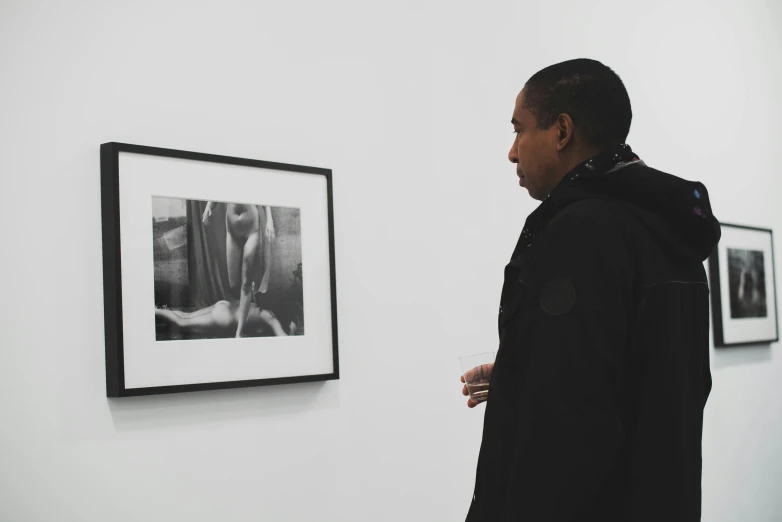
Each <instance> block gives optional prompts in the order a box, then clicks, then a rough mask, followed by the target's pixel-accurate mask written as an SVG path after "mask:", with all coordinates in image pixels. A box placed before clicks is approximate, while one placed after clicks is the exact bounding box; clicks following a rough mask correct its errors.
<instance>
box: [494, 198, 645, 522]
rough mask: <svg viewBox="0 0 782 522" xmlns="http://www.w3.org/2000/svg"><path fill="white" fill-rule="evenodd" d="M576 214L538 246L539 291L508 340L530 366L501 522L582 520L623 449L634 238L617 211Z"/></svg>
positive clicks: (535, 283) (586, 207)
mask: <svg viewBox="0 0 782 522" xmlns="http://www.w3.org/2000/svg"><path fill="white" fill-rule="evenodd" d="M592 201H593V202H594V201H595V200H592ZM571 207H573V208H572V209H571ZM571 207H568V208H567V209H566V210H567V212H563V213H561V214H560V215H558V216H557V217H556V218H555V219H554V220H552V222H551V223H549V225H548V226H547V227H546V229H545V230H544V233H543V234H542V235H541V236H540V238H539V239H538V244H537V245H535V251H536V252H537V254H536V255H535V257H534V260H533V262H532V268H531V272H530V273H529V275H528V277H529V278H530V280H528V281H526V283H527V284H528V285H530V286H531V288H530V291H528V292H525V294H526V297H525V298H524V301H523V303H522V305H521V317H520V318H519V319H518V321H517V325H516V326H515V327H514V330H513V334H512V339H508V340H507V341H508V342H509V343H510V344H511V345H513V344H515V346H510V347H509V348H510V349H513V350H518V351H519V352H518V353H520V354H523V355H522V358H521V360H522V361H523V363H522V364H519V367H518V377H519V378H520V379H521V382H520V383H519V384H520V385H519V387H518V388H517V389H518V390H519V396H518V397H516V404H517V408H518V414H519V415H518V422H519V425H518V428H517V434H518V438H517V439H516V440H515V446H514V449H513V451H512V452H511V458H512V463H511V472H510V483H509V487H510V490H509V492H508V493H509V494H508V496H507V499H508V501H507V502H508V505H507V506H505V509H504V510H503V511H504V513H505V515H506V516H505V517H504V518H503V520H517V521H530V522H532V521H534V522H570V521H573V522H576V521H580V520H584V519H583V518H582V515H583V514H585V513H588V512H590V511H591V510H592V509H593V508H594V507H595V506H594V505H593V504H594V502H595V501H596V494H597V492H598V491H599V489H600V488H601V485H602V484H603V481H604V479H605V477H606V475H607V473H608V471H609V470H610V468H611V467H612V466H613V465H614V464H615V462H616V458H617V455H618V453H619V451H620V449H621V447H622V445H623V442H624V439H625V428H624V426H623V422H622V419H621V415H620V409H621V406H620V404H621V399H622V398H621V397H620V387H621V382H622V378H623V373H624V366H625V358H626V350H627V341H628V335H629V330H630V328H629V327H628V322H629V321H630V318H631V314H632V312H631V309H632V302H633V296H632V288H633V287H632V278H633V274H632V273H631V263H630V257H631V256H630V254H629V249H628V243H627V238H625V237H624V234H623V232H622V229H621V227H620V226H619V222H618V221H617V217H616V216H615V215H612V211H616V210H612V209H611V208H610V207H606V205H604V204H596V203H577V204H573V205H571ZM614 500H615V501H619V499H614Z"/></svg>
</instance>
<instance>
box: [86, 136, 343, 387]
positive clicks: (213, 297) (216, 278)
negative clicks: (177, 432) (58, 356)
mask: <svg viewBox="0 0 782 522" xmlns="http://www.w3.org/2000/svg"><path fill="white" fill-rule="evenodd" d="M101 196H102V202H101V203H102V220H103V282H104V320H105V337H106V391H107V395H108V396H109V397H124V396H132V395H150V394H159V393H172V392H185V391H197V390H213V389H221V388H238V387H247V386H259V385H269V384H283V383H293V382H304V381H319V380H329V379H338V378H339V359H338V350H337V310H336V288H335V286H336V279H335V267H334V259H335V256H334V223H333V197H332V179H331V171H330V170H328V169H323V168H315V167H303V166H299V165H289V164H282V163H271V162H266V161H259V160H251V159H243V158H234V157H227V156H217V155H212V154H203V153H197V152H186V151H180V150H171V149H162V148H154V147H146V146H140V145H129V144H125V143H104V144H103V145H101Z"/></svg>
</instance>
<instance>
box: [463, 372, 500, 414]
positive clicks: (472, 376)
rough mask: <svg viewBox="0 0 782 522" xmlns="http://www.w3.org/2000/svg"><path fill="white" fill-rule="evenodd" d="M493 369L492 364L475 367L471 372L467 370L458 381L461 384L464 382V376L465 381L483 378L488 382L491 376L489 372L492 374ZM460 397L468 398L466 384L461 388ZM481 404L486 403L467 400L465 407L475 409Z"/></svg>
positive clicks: (468, 393)
mask: <svg viewBox="0 0 782 522" xmlns="http://www.w3.org/2000/svg"><path fill="white" fill-rule="evenodd" d="M493 369H494V363H489V364H482V365H480V366H476V367H475V368H473V369H472V370H468V371H467V373H465V374H464V375H462V376H461V377H460V380H461V381H462V382H465V380H464V378H465V376H466V377H467V380H470V381H471V380H473V379H475V378H484V377H485V379H486V380H488V378H489V376H490V375H491V372H492V370H493ZM462 395H464V396H468V397H469V395H470V392H469V391H467V385H466V384H465V385H464V386H462ZM482 402H486V401H476V400H473V399H472V398H469V399H467V407H468V408H475V407H476V406H477V405H479V404H481V403H482Z"/></svg>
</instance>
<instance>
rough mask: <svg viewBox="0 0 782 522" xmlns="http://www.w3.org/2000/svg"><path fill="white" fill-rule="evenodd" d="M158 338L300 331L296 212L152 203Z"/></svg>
mask: <svg viewBox="0 0 782 522" xmlns="http://www.w3.org/2000/svg"><path fill="white" fill-rule="evenodd" d="M152 209H153V210H152V214H153V216H152V232H153V234H152V235H153V257H154V277H155V284H154V288H155V338H156V340H158V341H169V340H190V339H215V338H229V337H267V336H287V335H303V334H304V313H303V288H302V284H303V283H302V261H301V216H300V211H299V209H296V208H287V207H270V206H263V205H255V204H245V203H234V202H217V201H202V200H189V199H180V198H170V197H153V198H152Z"/></svg>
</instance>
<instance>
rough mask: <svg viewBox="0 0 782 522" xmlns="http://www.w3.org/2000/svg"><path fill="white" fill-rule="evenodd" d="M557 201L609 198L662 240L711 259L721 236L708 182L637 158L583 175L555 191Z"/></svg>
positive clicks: (693, 256)
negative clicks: (713, 211)
mask: <svg viewBox="0 0 782 522" xmlns="http://www.w3.org/2000/svg"><path fill="white" fill-rule="evenodd" d="M551 196H552V198H553V199H555V203H556V204H557V206H564V205H567V204H568V203H571V202H573V201H577V200H580V199H584V198H594V197H598V198H605V199H610V200H612V201H615V202H617V203H619V204H621V205H623V206H625V207H626V208H628V209H629V210H630V211H631V212H632V213H633V214H634V215H635V216H636V217H637V218H638V219H639V220H640V221H641V222H642V223H643V224H644V225H645V226H646V227H647V228H649V229H650V231H651V232H652V233H653V235H654V236H656V237H657V238H658V239H659V240H660V241H661V242H663V243H665V244H667V245H669V246H670V247H671V248H672V249H674V250H675V251H677V252H679V253H680V254H682V255H684V256H686V257H688V258H690V259H697V260H698V261H699V262H703V261H704V260H706V259H707V258H708V257H709V255H710V254H711V253H712V251H713V250H714V247H715V246H716V245H717V243H718V242H719V239H720V234H721V232H720V224H719V221H718V220H717V219H716V218H715V217H714V215H712V213H711V204H710V202H709V195H708V191H707V190H706V187H705V186H704V185H703V184H702V183H700V182H697V181H687V180H685V179H682V178H678V177H676V176H673V175H671V174H666V173H665V172H661V171H659V170H655V169H653V168H650V167H648V166H646V165H645V164H644V163H643V162H641V161H636V162H633V163H630V164H627V165H625V166H621V167H618V168H616V169H614V170H612V171H610V172H607V173H604V174H599V175H594V176H580V177H579V178H577V179H573V180H571V181H570V182H568V183H567V184H566V185H564V186H562V187H559V190H556V191H554V192H553V193H552V195H551Z"/></svg>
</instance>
